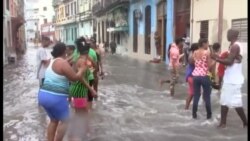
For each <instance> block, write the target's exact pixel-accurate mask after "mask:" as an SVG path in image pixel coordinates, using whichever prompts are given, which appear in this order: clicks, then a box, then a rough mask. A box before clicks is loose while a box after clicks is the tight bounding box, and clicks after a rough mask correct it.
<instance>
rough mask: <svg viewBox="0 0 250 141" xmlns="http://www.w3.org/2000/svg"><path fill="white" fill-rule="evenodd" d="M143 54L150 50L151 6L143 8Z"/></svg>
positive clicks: (148, 52)
mask: <svg viewBox="0 0 250 141" xmlns="http://www.w3.org/2000/svg"><path fill="white" fill-rule="evenodd" d="M144 35H145V37H144V40H145V54H150V52H151V6H149V5H148V6H146V8H145V34H144Z"/></svg>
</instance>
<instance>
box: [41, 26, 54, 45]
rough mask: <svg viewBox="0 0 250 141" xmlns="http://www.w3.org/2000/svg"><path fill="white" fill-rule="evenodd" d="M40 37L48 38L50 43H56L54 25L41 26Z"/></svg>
mask: <svg viewBox="0 0 250 141" xmlns="http://www.w3.org/2000/svg"><path fill="white" fill-rule="evenodd" d="M41 36H46V37H49V38H50V40H51V41H56V38H55V27H54V23H46V24H42V25H41Z"/></svg>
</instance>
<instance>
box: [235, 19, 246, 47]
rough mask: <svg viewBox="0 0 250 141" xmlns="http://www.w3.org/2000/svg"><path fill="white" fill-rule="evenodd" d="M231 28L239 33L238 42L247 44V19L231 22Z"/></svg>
mask: <svg viewBox="0 0 250 141" xmlns="http://www.w3.org/2000/svg"><path fill="white" fill-rule="evenodd" d="M232 28H233V29H236V30H238V31H239V32H240V34H239V38H238V39H239V41H242V42H247V40H248V36H247V19H235V20H232Z"/></svg>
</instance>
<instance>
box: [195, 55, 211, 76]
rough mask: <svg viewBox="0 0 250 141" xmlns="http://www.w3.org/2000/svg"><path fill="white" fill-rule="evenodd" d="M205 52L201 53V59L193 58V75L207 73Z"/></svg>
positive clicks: (204, 74)
mask: <svg viewBox="0 0 250 141" xmlns="http://www.w3.org/2000/svg"><path fill="white" fill-rule="evenodd" d="M206 54H207V52H206V53H203V56H202V57H201V59H195V61H194V66H195V68H194V70H193V73H192V75H193V76H206V75H207V74H208V64H207V55H206Z"/></svg>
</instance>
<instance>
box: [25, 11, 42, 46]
mask: <svg viewBox="0 0 250 141" xmlns="http://www.w3.org/2000/svg"><path fill="white" fill-rule="evenodd" d="M38 12H39V9H38V8H27V9H25V21H26V23H25V25H26V41H27V43H28V42H34V41H35V40H36V39H37V38H38V35H39V32H38V31H39V28H38V23H39V18H38V17H39V15H38Z"/></svg>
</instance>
